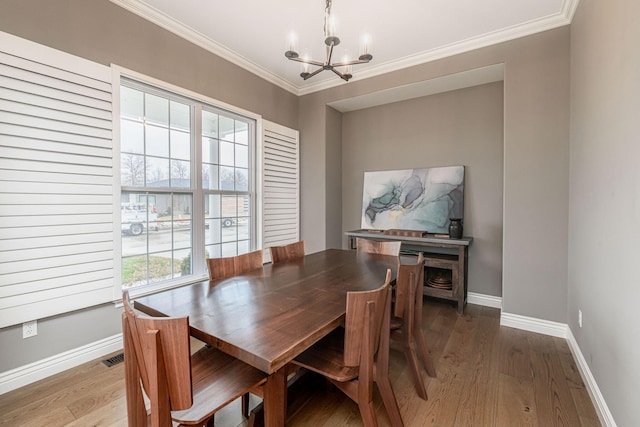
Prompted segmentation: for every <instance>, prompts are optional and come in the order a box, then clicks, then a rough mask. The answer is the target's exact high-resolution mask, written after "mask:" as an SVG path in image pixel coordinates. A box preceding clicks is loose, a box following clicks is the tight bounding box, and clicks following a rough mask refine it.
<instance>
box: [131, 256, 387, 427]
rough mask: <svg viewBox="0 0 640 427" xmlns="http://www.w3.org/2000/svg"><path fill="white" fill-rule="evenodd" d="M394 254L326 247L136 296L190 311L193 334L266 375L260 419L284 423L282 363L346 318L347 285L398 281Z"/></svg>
mask: <svg viewBox="0 0 640 427" xmlns="http://www.w3.org/2000/svg"><path fill="white" fill-rule="evenodd" d="M399 261H400V258H399V257H396V256H389V255H380V254H368V253H362V252H358V251H354V250H340V249H328V250H323V251H320V252H316V253H312V254H309V255H305V256H304V257H302V258H298V259H296V260H291V261H287V262H283V263H276V264H265V265H264V266H263V267H262V268H259V269H256V270H253V271H249V272H247V273H245V274H242V275H239V276H233V277H228V278H224V279H218V280H205V281H202V282H198V283H194V284H191V285H187V286H183V287H179V288H175V289H170V290H167V291H163V292H160V293H156V294H153V295H148V296H145V297H141V298H138V299H136V300H135V302H134V307H135V308H136V309H137V310H139V311H141V312H143V313H146V314H148V315H152V316H169V317H184V316H188V317H189V326H190V332H191V335H192V336H194V337H195V338H197V339H199V340H201V341H203V342H205V343H206V344H208V345H210V346H212V347H215V348H217V349H219V350H221V351H223V352H225V353H227V354H229V355H231V356H234V357H236V358H238V359H240V360H242V361H244V362H245V363H248V364H249V365H251V366H254V367H255V368H257V369H260V370H261V371H263V372H265V373H266V374H268V378H267V382H266V383H265V386H264V387H265V388H264V401H263V405H264V424H265V426H268V427H269V426H284V425H285V421H286V413H287V369H286V366H287V364H288V363H289V362H290V361H291V360H293V359H294V358H295V357H296V356H298V355H299V354H301V353H302V352H303V351H305V350H306V349H308V348H309V347H310V346H311V345H313V344H314V343H315V342H317V341H318V340H320V339H321V338H322V337H324V336H326V335H327V334H329V333H330V332H331V331H332V330H334V329H335V328H337V327H339V326H340V325H341V324H343V322H344V317H345V312H346V296H347V292H351V291H366V290H372V289H376V288H378V287H380V286H381V285H382V284H383V283H384V280H385V275H386V271H387V269H391V271H392V278H393V279H394V280H395V277H396V274H397V267H398V263H399Z"/></svg>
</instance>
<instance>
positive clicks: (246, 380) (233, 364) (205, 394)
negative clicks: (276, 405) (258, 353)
mask: <svg viewBox="0 0 640 427" xmlns="http://www.w3.org/2000/svg"><path fill="white" fill-rule="evenodd" d="M191 375H192V382H193V406H192V407H191V408H189V409H185V410H182V411H173V412H171V416H172V418H173V419H174V420H175V421H178V422H180V423H182V424H199V423H202V422H204V421H205V420H206V419H207V418H209V417H210V416H211V413H212V412H217V411H218V410H219V409H221V408H222V407H224V406H226V405H227V404H229V403H230V402H232V401H233V400H235V399H237V398H238V397H240V396H242V395H243V394H244V393H245V392H246V391H247V389H249V388H251V387H253V386H257V385H260V384H263V383H265V382H266V381H267V377H266V374H265V373H264V372H262V371H259V370H258V369H256V368H254V367H252V366H250V365H247V364H246V363H244V362H241V361H240V360H238V359H236V358H234V357H232V356H229V355H228V354H225V353H223V352H221V351H219V350H216V349H214V348H210V347H203V348H202V349H200V350H199V351H198V352H196V353H195V354H193V356H192V357H191ZM212 377H215V378H216V381H214V382H211V378H212Z"/></svg>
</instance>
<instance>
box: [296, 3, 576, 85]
mask: <svg viewBox="0 0 640 427" xmlns="http://www.w3.org/2000/svg"><path fill="white" fill-rule="evenodd" d="M578 2H579V0H565V1H564V2H563V4H562V8H561V11H560V12H558V13H556V14H552V15H549V16H545V17H543V18H539V19H535V20H532V21H528V22H525V23H523V24H519V25H514V26H512V27H508V28H504V29H502V30H499V31H494V32H490V33H486V34H482V35H480V36H477V37H472V38H469V39H466V40H462V41H460V42H456V43H451V44H449V45H445V46H441V47H438V48H436V49H432V50H428V51H425V52H421V53H418V54H415V55H411V56H406V57H404V58H401V59H399V60H395V61H389V62H385V63H382V64H379V65H375V66H372V67H368V68H367V69H365V70H362V71H359V72H358V73H355V74H354V75H353V78H352V79H351V81H356V80H364V79H367V78H370V77H375V76H379V75H382V74H386V73H390V72H392V71H397V70H401V69H404V68H409V67H413V66H416V65H420V64H424V63H427V62H431V61H435V60H438V59H443V58H447V57H449V56H453V55H458V54H461V53H465V52H470V51H472V50H476V49H480V48H483V47H487V46H491V45H494V44H498V43H503V42H507V41H509V40H514V39H518V38H521V37H526V36H530V35H533V34H536V33H541V32H543V31H547V30H552V29H554V28H558V27H562V26H565V25H569V24H570V23H571V20H572V19H573V15H574V13H575V11H576V8H577V7H578ZM341 84H345V82H343V81H342V80H338V79H333V80H325V81H320V82H318V83H316V84H313V85H309V86H305V87H302V88H300V92H299V95H307V94H309V93H313V92H317V91H320V90H325V89H329V88H332V87H336V86H340V85H341Z"/></svg>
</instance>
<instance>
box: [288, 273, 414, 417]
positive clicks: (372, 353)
mask: <svg viewBox="0 0 640 427" xmlns="http://www.w3.org/2000/svg"><path fill="white" fill-rule="evenodd" d="M390 281H391V270H387V275H386V279H385V282H384V284H383V285H382V286H381V287H379V288H378V289H376V290H373V291H360V292H348V293H347V302H346V317H345V324H344V328H337V329H336V330H335V331H333V332H332V333H331V334H329V335H328V336H326V337H325V338H323V339H321V340H320V341H318V342H317V343H316V344H314V345H313V346H312V347H311V348H309V349H308V350H306V351H304V352H303V353H302V354H300V355H299V356H298V357H296V358H295V359H294V360H293V361H292V363H293V364H295V365H297V366H300V367H302V368H305V369H308V370H310V371H313V372H316V373H318V374H321V375H323V376H324V377H326V378H327V379H328V380H329V381H330V382H331V383H332V384H334V385H335V386H336V387H338V388H339V389H340V390H342V392H344V393H345V394H346V395H347V396H348V397H349V398H350V399H351V400H353V401H354V402H356V403H357V404H358V408H359V409H360V416H361V417H362V421H363V423H364V425H365V426H367V427H369V426H377V425H378V421H377V418H376V414H375V408H374V405H373V385H374V383H375V384H377V386H378V389H379V390H380V395H381V396H382V400H383V403H384V406H385V408H386V410H387V414H388V415H389V419H390V420H391V425H393V426H402V425H403V422H402V417H401V416H400V410H399V408H398V403H397V401H396V397H395V394H394V392H393V389H392V388H391V381H390V380H389V320H390V318H391V306H390V301H391V287H390V284H389V283H390Z"/></svg>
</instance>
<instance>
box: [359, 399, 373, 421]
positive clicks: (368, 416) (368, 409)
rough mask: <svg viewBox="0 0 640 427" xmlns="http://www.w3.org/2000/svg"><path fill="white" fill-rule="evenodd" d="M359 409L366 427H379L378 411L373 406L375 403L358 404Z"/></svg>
mask: <svg viewBox="0 0 640 427" xmlns="http://www.w3.org/2000/svg"><path fill="white" fill-rule="evenodd" d="M358 408H359V409H360V417H362V424H363V425H364V426H366V427H378V419H377V418H376V410H375V407H374V406H373V401H370V402H358Z"/></svg>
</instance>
